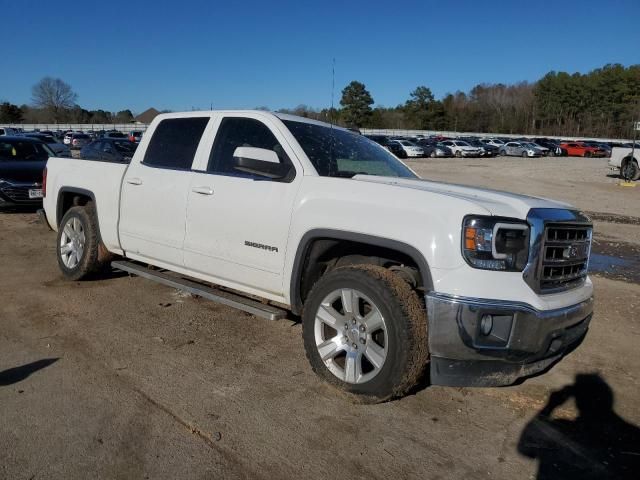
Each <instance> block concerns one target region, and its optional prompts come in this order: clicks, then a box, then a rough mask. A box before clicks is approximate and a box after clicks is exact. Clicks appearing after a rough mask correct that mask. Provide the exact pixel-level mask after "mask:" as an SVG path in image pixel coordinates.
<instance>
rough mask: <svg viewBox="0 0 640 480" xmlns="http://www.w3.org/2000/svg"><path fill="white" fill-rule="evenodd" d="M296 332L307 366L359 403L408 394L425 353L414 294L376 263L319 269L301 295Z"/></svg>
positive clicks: (423, 318) (423, 325)
mask: <svg viewBox="0 0 640 480" xmlns="http://www.w3.org/2000/svg"><path fill="white" fill-rule="evenodd" d="M302 335H303V340H304V346H305V351H306V354H307V358H308V359H309V362H310V363H311V368H312V369H313V371H314V372H315V373H316V374H317V375H318V376H320V377H321V378H323V379H324V380H325V381H327V382H328V383H330V384H332V385H334V386H337V387H338V388H340V389H342V390H344V391H346V392H348V393H351V394H354V395H357V396H358V397H359V399H360V400H362V401H365V402H382V401H385V400H389V399H391V398H394V397H397V396H401V395H403V394H405V393H407V392H408V391H409V390H410V389H411V388H412V387H413V386H414V385H415V384H416V383H417V382H418V380H419V378H420V377H421V375H422V374H423V372H424V369H425V366H426V364H427V360H428V358H429V354H428V345H427V315H426V312H425V309H424V307H423V305H422V303H421V302H420V300H419V298H418V296H417V295H416V293H415V292H414V291H413V290H412V289H411V287H410V286H409V284H408V283H407V282H406V281H404V280H403V279H402V278H400V277H399V276H398V275H396V274H394V273H393V272H391V271H389V270H387V269H385V268H382V267H379V266H374V265H354V266H346V267H341V268H337V269H335V270H332V271H330V272H329V273H327V274H325V275H324V276H323V277H322V278H321V279H320V280H319V281H318V282H317V283H316V285H315V286H314V287H313V289H312V290H311V292H310V293H309V296H308V298H307V299H306V302H305V305H304V312H303V315H302Z"/></svg>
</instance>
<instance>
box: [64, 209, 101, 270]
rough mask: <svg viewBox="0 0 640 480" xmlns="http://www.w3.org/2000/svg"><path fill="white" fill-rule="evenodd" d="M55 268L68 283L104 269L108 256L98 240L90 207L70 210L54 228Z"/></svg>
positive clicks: (96, 225) (95, 217)
mask: <svg viewBox="0 0 640 480" xmlns="http://www.w3.org/2000/svg"><path fill="white" fill-rule="evenodd" d="M56 255H57V257H58V266H59V267H60V270H61V271H62V273H63V274H64V276H65V277H67V278H69V279H70V280H82V279H84V278H86V277H87V276H89V275H91V274H93V273H96V272H98V271H100V270H103V269H105V268H106V267H108V265H109V263H110V260H111V254H110V253H109V252H108V251H107V249H106V248H105V246H104V244H102V241H101V240H100V233H99V229H98V219H97V215H96V211H95V207H94V206H93V203H91V202H89V203H87V204H86V205H84V206H76V207H72V208H70V209H69V210H68V211H67V213H66V214H65V215H64V217H63V218H62V222H60V227H59V228H58V237H57V243H56Z"/></svg>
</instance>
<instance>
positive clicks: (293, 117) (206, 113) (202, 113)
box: [156, 110, 346, 130]
mask: <svg viewBox="0 0 640 480" xmlns="http://www.w3.org/2000/svg"><path fill="white" fill-rule="evenodd" d="M216 113H218V114H223V115H246V114H248V113H250V114H255V115H263V116H271V117H275V118H278V119H280V120H290V121H294V122H303V123H311V124H314V125H321V126H323V127H331V128H338V129H340V130H346V128H343V127H340V126H338V125H331V124H329V123H326V122H321V121H319V120H313V119H311V118H306V117H300V116H297V115H289V114H287V113H279V112H269V111H266V110H195V111H187V112H170V113H161V114H160V115H158V116H157V117H156V118H157V119H158V120H157V121H160V120H163V119H165V118H188V117H210V116H211V115H213V114H216Z"/></svg>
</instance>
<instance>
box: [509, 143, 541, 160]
mask: <svg viewBox="0 0 640 480" xmlns="http://www.w3.org/2000/svg"><path fill="white" fill-rule="evenodd" d="M500 155H510V156H515V157H540V156H542V151H541V150H538V149H537V148H534V147H530V146H528V145H526V144H523V143H521V142H507V143H505V144H504V145H503V146H502V147H500Z"/></svg>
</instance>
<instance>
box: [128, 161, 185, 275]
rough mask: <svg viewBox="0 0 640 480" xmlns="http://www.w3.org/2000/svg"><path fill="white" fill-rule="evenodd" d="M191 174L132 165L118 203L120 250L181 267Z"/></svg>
mask: <svg viewBox="0 0 640 480" xmlns="http://www.w3.org/2000/svg"><path fill="white" fill-rule="evenodd" d="M191 177H192V172H188V171H176V170H165V169H162V168H153V167H148V166H146V165H141V164H135V165H131V167H130V168H129V169H128V170H127V173H126V174H125V178H124V181H123V184H122V198H121V201H120V205H121V208H120V228H119V231H120V242H121V244H122V248H123V250H125V251H126V252H131V253H136V254H138V255H142V256H144V257H147V258H149V259H155V260H161V261H163V262H167V263H170V264H172V265H179V266H182V265H183V255H182V246H183V242H184V229H185V217H186V213H187V192H188V190H189V185H190V182H191Z"/></svg>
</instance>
